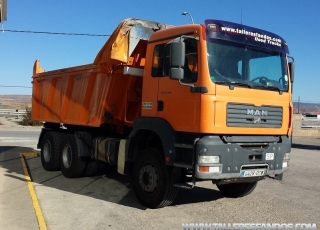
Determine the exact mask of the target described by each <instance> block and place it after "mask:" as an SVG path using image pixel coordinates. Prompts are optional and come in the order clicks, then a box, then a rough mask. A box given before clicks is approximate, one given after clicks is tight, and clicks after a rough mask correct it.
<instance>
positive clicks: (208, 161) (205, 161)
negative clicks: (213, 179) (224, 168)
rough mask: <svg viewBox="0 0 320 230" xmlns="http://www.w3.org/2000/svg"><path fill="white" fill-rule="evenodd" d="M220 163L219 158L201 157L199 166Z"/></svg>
mask: <svg viewBox="0 0 320 230" xmlns="http://www.w3.org/2000/svg"><path fill="white" fill-rule="evenodd" d="M219 162H220V157H219V156H199V159H198V163H199V164H216V163H219Z"/></svg>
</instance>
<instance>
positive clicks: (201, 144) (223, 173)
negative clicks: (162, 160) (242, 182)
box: [195, 136, 291, 180]
mask: <svg viewBox="0 0 320 230" xmlns="http://www.w3.org/2000/svg"><path fill="white" fill-rule="evenodd" d="M269 139H270V138H263V137H261V139H259V138H258V137H256V138H255V139H254V141H255V142H250V141H251V140H252V138H251V137H248V138H247V141H246V137H244V136H242V137H241V141H244V142H242V143H237V142H235V141H236V140H237V138H234V140H235V141H234V142H227V141H224V140H223V139H222V138H221V137H220V136H205V137H203V138H201V139H200V140H199V141H198V142H197V144H196V164H195V176H196V178H198V179H207V180H208V179H210V180H224V179H226V180H228V179H249V180H260V179H263V178H264V177H266V176H275V175H279V174H281V173H283V172H285V171H287V170H288V166H289V165H288V160H287V161H286V163H285V162H284V155H285V153H289V152H290V151H291V141H290V139H289V138H288V137H286V136H281V137H280V138H279V141H278V142H270V143H266V142H264V141H265V140H269ZM238 140H239V138H238ZM257 141H260V142H257ZM259 146H260V147H259ZM262 146H263V147H262ZM267 154H268V155H270V154H272V156H273V159H267V157H266V155H267ZM203 155H206V156H219V157H220V162H219V163H216V164H212V163H198V161H197V159H199V156H203ZM285 165H287V166H286V167H285ZM203 168H207V171H204V170H203ZM244 171H255V172H258V171H259V172H260V171H264V173H263V175H259V174H257V175H253V176H249V177H245V178H243V177H244Z"/></svg>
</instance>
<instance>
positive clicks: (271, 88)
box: [254, 85, 283, 95]
mask: <svg viewBox="0 0 320 230" xmlns="http://www.w3.org/2000/svg"><path fill="white" fill-rule="evenodd" d="M254 88H259V89H266V90H273V91H278V92H279V94H280V95H282V93H283V91H282V90H281V89H279V87H277V86H267V85H255V86H254Z"/></svg>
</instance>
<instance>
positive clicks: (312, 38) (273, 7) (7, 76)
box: [0, 0, 320, 103]
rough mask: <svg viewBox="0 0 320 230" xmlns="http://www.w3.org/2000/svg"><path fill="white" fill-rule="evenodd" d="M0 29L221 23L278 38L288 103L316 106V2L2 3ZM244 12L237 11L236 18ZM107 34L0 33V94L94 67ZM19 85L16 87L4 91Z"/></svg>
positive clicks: (99, 30) (319, 23) (319, 95)
mask: <svg viewBox="0 0 320 230" xmlns="http://www.w3.org/2000/svg"><path fill="white" fill-rule="evenodd" d="M7 1H8V7H7V21H4V23H3V29H4V30H24V31H41V32H43V31H44V32H45V31H47V32H61V33H86V34H99V35H110V34H112V32H113V30H114V29H115V28H116V27H117V25H118V24H119V23H120V22H121V21H122V20H123V19H126V18H140V19H146V20H150V21H156V22H161V23H166V24H170V25H182V24H189V23H190V22H191V21H190V17H189V16H188V15H186V16H183V15H181V13H182V12H183V11H187V12H188V13H190V14H191V15H192V17H193V19H194V22H195V23H204V20H205V19H220V20H225V21H231V22H236V23H241V21H242V23H243V24H245V25H248V26H252V27H257V28H260V29H263V30H267V31H270V32H273V33H275V34H278V35H280V36H281V37H282V38H284V40H286V42H287V43H288V46H289V51H290V55H291V56H293V57H294V59H295V82H294V89H293V97H292V99H293V101H298V100H299V99H300V101H301V102H317V103H320V71H319V70H318V69H317V67H320V63H319V61H320V57H319V54H320V45H319V42H318V41H319V38H320V29H319V28H320V16H319V9H320V1H318V0H304V1H301V0H268V1H266V0H215V1H214V0H201V1H196V0H183V1H182V0H174V1H172V0H161V1H154V0H148V1H147V0H135V1H133V0H131V1H130V0H124V1H122V2H120V1H115V0H90V1H84V0H77V1H75V0H30V1H25V0H24V1H19V0H7ZM241 12H242V13H241ZM107 39H108V37H107V36H66V35H48V34H34V33H13V32H7V31H4V32H0V94H1V95H7V94H17V95H31V94H32V89H31V87H32V84H31V81H32V78H31V77H32V69H33V64H34V61H35V60H36V59H40V61H41V67H43V68H44V69H45V70H54V69H59V68H66V67H71V66H77V65H83V64H89V63H92V62H93V60H94V59H95V57H96V55H97V53H98V51H99V50H100V48H101V47H102V46H103V44H104V43H105V42H106V40H107ZM8 86H22V87H8Z"/></svg>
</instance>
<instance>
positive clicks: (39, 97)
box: [32, 64, 142, 127]
mask: <svg viewBox="0 0 320 230" xmlns="http://www.w3.org/2000/svg"><path fill="white" fill-rule="evenodd" d="M120 71H121V70H115V71H114V74H113V75H112V76H110V77H108V76H107V74H104V73H102V72H99V69H98V68H97V66H96V65H94V64H92V65H85V66H79V67H73V68H69V69H62V70H57V71H52V72H45V73H41V74H37V75H36V76H34V78H33V104H32V111H33V119H35V120H40V121H46V122H52V123H64V124H70V125H80V126H93V127H99V126H100V125H101V124H103V123H112V124H125V125H130V124H132V122H133V120H134V118H136V117H138V116H139V115H140V100H139V95H141V87H142V78H141V77H137V76H131V75H124V74H123V73H121V72H120Z"/></svg>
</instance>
